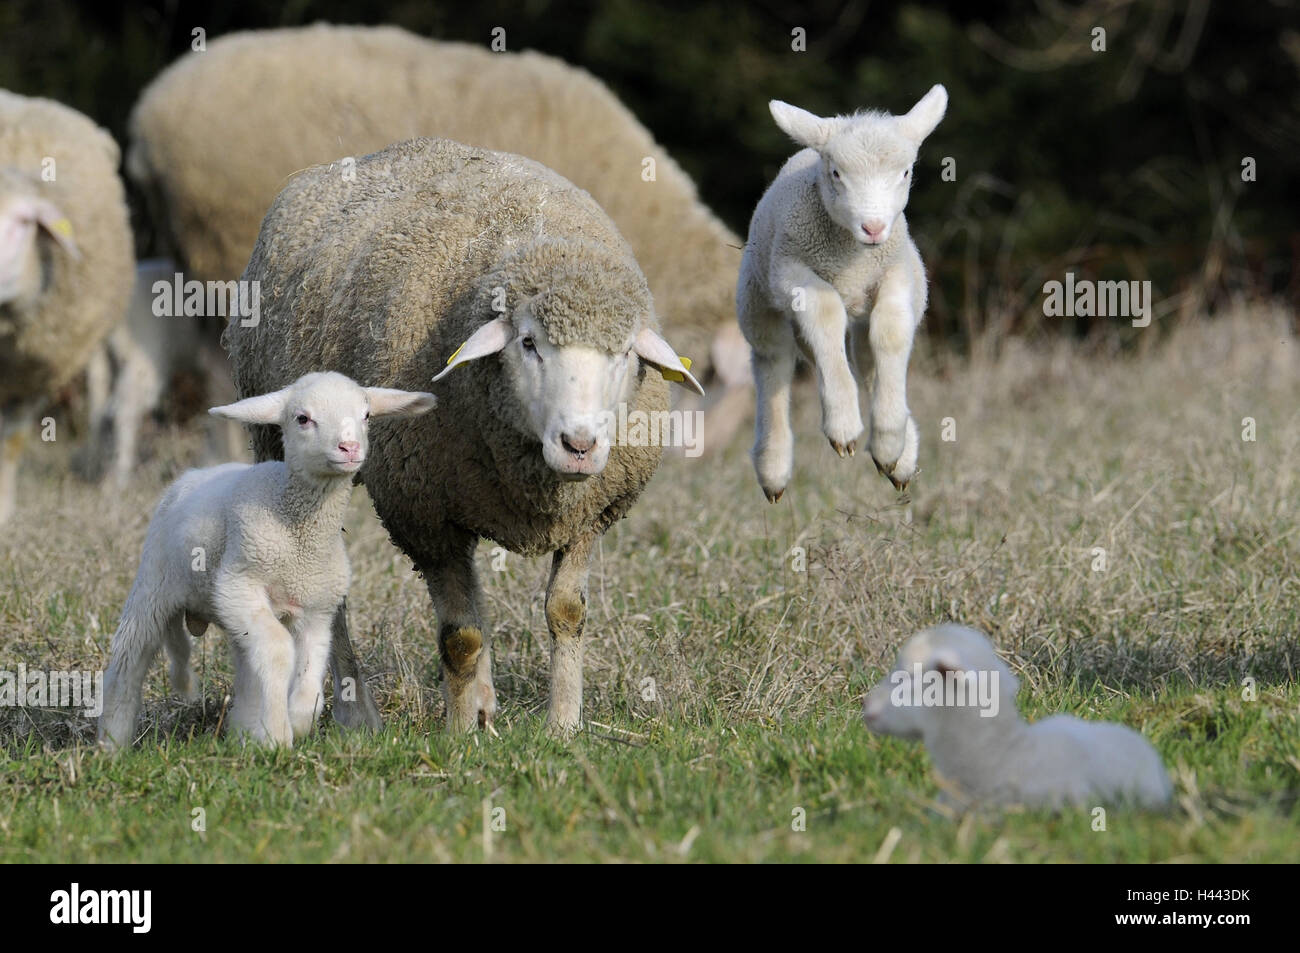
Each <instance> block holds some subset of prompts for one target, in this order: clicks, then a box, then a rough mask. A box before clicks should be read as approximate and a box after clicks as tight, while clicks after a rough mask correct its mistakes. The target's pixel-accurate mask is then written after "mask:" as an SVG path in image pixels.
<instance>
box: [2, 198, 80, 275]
mask: <svg viewBox="0 0 1300 953" xmlns="http://www.w3.org/2000/svg"><path fill="white" fill-rule="evenodd" d="M33 222H35V223H36V224H37V225H38V226H40V227H41V228H42V229H44V230H45V232H46V233H47V234H48V235H49V236H50V237H51V238H53V239H54V240H55V242H57V243H58V245H59V247H60V248H62V249H63V250H64V251H65V252H67V253H68V255H70V256H71V257H72V258H74V259H78V260H79V259H80V258H81V252H80V250H79V249H78V248H77V243H76V242H75V241H74V240H73V237H72V221H71V219H69V218H68V216H66V215H64V214H63V211H62V210H61V209H60V208H59V207H58V206H57V205H55V204H54V203H53V202H48V201H46V200H45V199H38V198H34V197H24V198H21V199H18V200H17V201H15V202H10V203H9V205H8V206H6V208H5V210H4V212H3V213H0V235H3V236H18V237H21V236H22V235H23V234H24V233H25V232H26V228H29V227H30V226H31V224H32V223H33ZM26 234H31V233H30V232H26ZM15 252H16V249H0V254H8V255H9V256H10V257H12V255H13V254H14V253H15Z"/></svg>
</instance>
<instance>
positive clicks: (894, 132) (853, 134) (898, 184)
mask: <svg viewBox="0 0 1300 953" xmlns="http://www.w3.org/2000/svg"><path fill="white" fill-rule="evenodd" d="M947 107H948V93H947V91H946V90H945V89H944V88H943V87H942V86H934V87H932V88H931V89H930V91H929V92H928V93H926V94H925V96H923V97H922V98H921V101H920V102H918V103H917V104H916V105H915V106H913V107H912V109H911V111H910V112H908V113H907V114H906V115H903V116H891V115H889V114H888V113H879V112H871V113H859V114H857V115H853V116H832V117H828V118H822V117H820V116H816V115H814V114H813V113H810V112H807V111H806V110H803V109H799V108H798V107H797V106H791V105H789V104H788V103H783V102H781V101H780V100H778V99H774V100H772V102H771V103H769V108H770V109H771V111H772V118H773V119H775V120H776V124H777V125H778V126H780V127H781V128H782V129H783V130H784V131H785V133H786V134H787V135H788V136H790V138H792V139H793V140H794V141H795V142H797V143H799V144H800V145H802V146H805V147H807V148H809V149H814V150H816V151H817V153H818V154H819V155H820V156H821V165H820V168H819V169H818V173H817V174H818V181H817V184H818V188H819V189H820V191H821V197H822V204H823V205H825V206H826V212H827V214H828V215H830V217H831V220H832V221H834V222H835V223H836V224H837V225H839V226H840V227H841V228H845V229H847V230H848V231H849V232H850V233H851V234H852V235H853V237H854V238H855V239H857V240H858V241H860V242H862V243H863V244H864V245H879V244H881V243H882V242H884V241H886V240H887V239H888V238H889V235H890V232H891V231H892V230H893V227H894V222H895V220H896V219H897V218H898V216H899V214H900V213H901V212H902V211H903V209H904V208H905V207H906V206H907V196H908V192H909V190H910V189H911V186H912V165H913V163H915V162H916V152H917V149H918V148H919V147H920V145H921V141H922V140H923V139H925V137H926V136H928V135H929V134H930V133H931V132H933V131H934V127H935V126H937V125H938V124H939V120H940V119H942V118H943V113H944V110H945V109H947Z"/></svg>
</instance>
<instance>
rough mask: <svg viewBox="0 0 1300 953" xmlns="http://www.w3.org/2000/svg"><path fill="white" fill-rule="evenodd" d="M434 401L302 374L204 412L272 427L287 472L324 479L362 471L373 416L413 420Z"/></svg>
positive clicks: (423, 395) (334, 377)
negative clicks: (280, 443)
mask: <svg viewBox="0 0 1300 953" xmlns="http://www.w3.org/2000/svg"><path fill="white" fill-rule="evenodd" d="M436 403H437V399H436V398H435V397H434V396H433V395H432V394H426V393H423V392H419V391H409V390H392V389H390V388H387V387H362V386H361V385H360V384H358V383H356V382H355V381H354V380H352V379H351V378H350V377H344V376H343V375H342V374H336V373H335V372H333V371H325V372H318V373H314V374H306V375H304V376H302V377H300V378H298V379H297V380H296V381H294V382H293V383H292V384H290V385H289V386H288V387H285V388H284V389H282V390H278V391H276V392H275V393H273V394H263V395H261V396H259V397H249V398H246V399H245V400H241V401H237V402H235V403H233V404H227V405H226V406H224V407H213V408H212V409H211V410H209V411H208V413H210V414H213V415H214V416H217V417H228V418H229V419H231V420H239V421H243V422H244V423H246V424H276V425H278V426H279V427H280V429H281V430H282V431H283V433H284V460H285V463H287V464H288V466H289V469H291V470H293V471H294V472H296V473H301V474H303V475H305V476H309V477H313V478H317V479H324V478H331V477H337V476H341V475H350V474H353V473H356V472H357V471H358V470H360V469H361V465H362V464H363V463H365V462H366V453H367V451H368V450H369V449H370V434H369V422H370V419H371V418H372V417H385V416H389V415H395V416H400V417H415V416H418V415H420V414H423V413H427V412H428V411H430V410H432V409H433V407H434V405H435V404H436Z"/></svg>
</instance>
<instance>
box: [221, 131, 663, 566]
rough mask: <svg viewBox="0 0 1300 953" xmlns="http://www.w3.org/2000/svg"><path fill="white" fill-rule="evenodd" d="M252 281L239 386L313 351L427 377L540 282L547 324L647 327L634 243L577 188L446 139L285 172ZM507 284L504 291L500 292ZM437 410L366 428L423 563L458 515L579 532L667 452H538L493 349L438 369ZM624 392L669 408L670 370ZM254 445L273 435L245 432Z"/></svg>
mask: <svg viewBox="0 0 1300 953" xmlns="http://www.w3.org/2000/svg"><path fill="white" fill-rule="evenodd" d="M244 278H245V279H246V280H256V281H260V282H261V283H262V315H261V321H260V322H259V323H258V324H257V325H256V326H254V327H243V326H241V323H240V322H233V323H232V324H231V325H230V326H229V327H228V328H227V331H226V336H225V343H226V345H227V348H228V350H229V352H230V357H231V361H232V363H233V365H234V368H235V381H236V384H237V386H238V387H239V390H240V393H241V394H243V395H251V394H257V393H264V392H267V391H270V390H274V389H276V388H278V387H281V386H283V385H284V384H286V383H288V382H289V381H291V380H293V379H295V378H296V377H298V376H299V375H300V374H303V373H305V372H307V371H310V370H318V369H329V370H337V371H340V372H342V373H344V374H347V375H348V376H350V377H353V378H355V379H358V380H364V381H366V382H367V383H368V384H373V385H378V386H385V387H400V388H404V389H408V390H420V389H423V388H428V387H429V381H430V380H431V379H432V377H433V376H434V375H435V374H436V373H438V372H439V371H440V370H441V369H442V368H443V367H444V366H445V365H446V362H447V360H448V359H449V358H450V357H451V355H452V354H453V353H454V352H455V350H456V349H457V348H458V347H459V346H460V345H461V344H462V343H463V342H464V341H465V340H466V339H467V338H468V337H469V336H470V335H471V334H472V333H473V332H474V331H475V330H476V329H477V328H478V327H480V326H481V325H483V324H484V323H486V322H487V321H489V320H491V319H492V318H494V317H496V316H497V314H498V312H497V311H496V310H494V304H496V303H498V302H500V303H502V304H504V306H505V307H506V309H507V310H510V311H513V310H514V308H515V307H517V306H518V305H519V304H520V303H521V302H522V301H523V300H525V299H528V298H533V299H534V305H535V307H536V309H537V314H538V316H539V317H540V319H541V321H542V323H543V325H544V327H545V329H546V333H547V336H548V337H550V338H551V340H552V341H553V342H554V343H557V344H570V343H573V344H577V343H582V344H587V345H590V346H595V347H599V348H603V349H605V350H608V351H611V352H615V353H617V352H618V351H621V350H625V349H627V348H628V347H630V346H631V343H632V338H633V336H634V335H635V333H636V331H637V330H639V329H640V328H641V327H643V326H646V325H649V326H650V327H653V328H655V329H656V330H657V324H656V322H655V318H654V311H653V303H652V300H651V297H650V292H649V289H648V288H647V286H646V283H645V278H644V277H643V276H642V274H641V272H640V270H639V269H638V267H637V265H636V261H635V259H634V258H633V257H632V253H631V250H630V249H629V248H628V246H627V244H626V243H625V242H624V241H623V240H622V238H621V237H620V236H619V234H618V232H617V231H616V230H615V228H614V226H613V224H612V223H611V222H610V221H609V219H608V217H606V216H605V215H604V213H603V212H602V211H601V210H600V208H599V206H597V205H596V203H595V202H594V201H593V200H592V198H591V196H589V195H588V194H587V193H585V192H583V191H581V190H580V189H577V188H575V187H574V186H573V185H572V184H571V183H569V182H566V181H565V180H564V179H563V178H561V177H560V176H558V175H556V174H555V173H554V172H551V171H550V170H549V169H546V168H543V167H542V166H540V165H538V164H537V163H535V162H532V161H530V160H528V159H524V158H521V157H519V156H512V155H507V154H504V153H495V152H489V151H487V150H482V149H472V148H468V147H465V146H462V145H460V144H458V143H454V142H449V141H446V140H437V139H416V140H412V141H410V142H403V143H398V144H396V145H394V146H391V147H389V148H387V149H385V150H383V151H382V152H378V153H375V154H374V155H370V156H366V157H363V158H361V159H359V160H358V161H357V164H356V168H355V181H349V180H348V178H345V176H344V175H343V174H342V170H341V169H340V168H339V167H338V166H337V165H333V166H330V165H324V166H317V167H316V168H313V169H309V170H306V171H304V172H302V173H300V174H299V175H297V176H295V177H294V178H293V179H292V180H291V181H290V183H289V185H288V187H287V188H286V189H285V190H284V192H282V193H281V195H280V197H279V198H277V199H276V201H275V204H274V205H273V206H272V207H271V210H270V212H268V213H267V216H266V221H265V223H264V225H263V229H262V234H261V237H260V238H259V239H258V242H257V246H256V247H255V249H254V251H253V256H252V259H251V260H250V261H249V264H248V268H247V270H246V271H245V273H244ZM498 288H501V289H504V298H503V299H502V298H501V297H500V296H499V295H498V293H497V290H496V289H498ZM432 390H433V391H434V392H435V393H436V394H437V395H438V398H439V401H440V404H439V410H438V412H437V413H436V414H432V415H430V416H427V417H423V418H420V419H419V420H416V421H412V422H410V423H408V424H405V425H404V426H402V427H390V426H387V425H385V424H384V423H383V422H382V421H380V422H379V425H378V426H376V427H375V428H374V429H373V431H372V433H371V454H370V463H369V464H367V467H366V473H365V483H366V487H367V490H368V491H369V493H370V496H371V498H372V500H373V501H374V504H375V509H376V510H377V512H378V513H379V515H380V517H381V519H382V520H383V521H384V525H385V526H386V528H387V529H388V531H389V534H390V535H391V536H392V538H393V540H394V542H395V543H397V545H398V546H400V547H401V548H402V549H403V550H405V551H406V552H407V554H408V555H410V556H411V557H412V559H414V560H415V562H416V563H417V565H421V564H422V565H429V564H432V563H434V562H438V561H441V560H444V559H446V558H447V556H448V553H447V548H448V546H449V545H452V544H451V543H449V541H448V540H449V535H450V534H449V531H450V530H456V531H458V534H457V535H458V536H463V534H464V533H465V532H469V533H471V534H474V535H476V536H483V537H488V538H490V539H493V540H495V541H497V542H498V543H500V544H501V545H502V546H505V547H506V548H507V549H509V550H511V551H513V552H517V553H521V554H523V555H528V556H536V555H541V554H544V553H550V552H554V551H555V550H558V549H563V548H564V547H566V546H568V545H569V544H571V543H573V542H574V541H576V540H579V539H583V540H586V539H590V538H592V536H593V535H598V534H600V533H602V532H604V530H605V529H606V528H608V527H609V526H610V525H611V524H612V523H613V522H614V521H616V520H617V519H619V518H621V517H622V516H623V514H624V513H625V512H626V511H627V509H628V508H629V507H630V506H631V505H632V503H633V501H634V500H635V499H636V497H637V496H638V495H639V494H640V492H641V490H642V488H643V487H644V486H645V484H646V483H647V482H648V481H649V479H650V477H651V476H652V475H653V473H654V471H655V469H656V467H657V466H658V463H659V458H660V453H661V450H660V448H659V447H628V446H619V445H615V446H614V447H613V448H612V449H611V451H610V455H609V462H608V463H607V465H606V467H605V469H604V471H603V472H602V473H600V474H599V475H597V476H593V477H591V478H590V479H587V480H585V481H581V482H567V481H564V480H562V479H561V478H560V477H559V476H558V475H557V474H556V473H555V472H554V471H553V470H551V469H550V467H548V466H547V465H546V464H545V462H544V460H543V458H542V454H541V452H540V445H539V443H538V442H537V440H536V439H535V438H534V437H532V436H531V435H529V434H528V433H526V431H525V427H526V424H525V418H524V410H523V408H521V407H520V406H519V404H518V402H517V399H516V397H515V395H514V390H513V385H512V382H511V381H510V380H509V379H507V377H506V376H505V375H503V374H502V364H501V361H500V359H499V358H498V357H496V356H492V357H487V358H483V359H481V360H478V361H473V362H470V363H468V364H466V365H464V366H462V367H459V368H457V369H456V370H455V371H453V372H452V373H451V374H450V375H449V376H448V377H447V378H446V379H445V380H443V381H440V382H438V383H437V384H435V385H433V387H432ZM630 404H631V407H630V408H629V409H640V410H646V411H653V410H666V409H667V408H668V385H667V383H666V382H665V381H664V380H663V379H662V377H661V376H660V375H659V373H658V372H657V371H654V370H653V369H650V370H649V372H648V373H647V369H646V367H645V365H642V367H641V370H640V374H639V378H638V381H637V385H636V389H635V397H634V399H633V400H632V401H630ZM254 448H255V451H256V453H257V456H258V458H259V459H267V458H270V457H275V456H277V455H278V454H279V447H278V435H277V434H276V433H275V432H274V431H272V430H270V429H268V428H260V430H259V432H257V433H256V434H255V435H254Z"/></svg>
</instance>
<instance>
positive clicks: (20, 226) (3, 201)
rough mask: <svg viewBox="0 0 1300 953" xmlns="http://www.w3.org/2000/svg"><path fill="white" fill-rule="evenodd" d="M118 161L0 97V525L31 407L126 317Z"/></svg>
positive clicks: (94, 139)
mask: <svg viewBox="0 0 1300 953" xmlns="http://www.w3.org/2000/svg"><path fill="white" fill-rule="evenodd" d="M117 162H118V149H117V144H116V143H115V142H114V141H113V139H112V137H110V136H109V134H108V133H106V132H105V131H104V130H102V129H100V128H99V127H98V126H96V125H95V124H94V123H93V122H91V121H90V120H89V119H87V118H86V117H85V116H83V115H82V114H81V113H79V112H77V111H76V110H74V109H69V108H68V107H67V106H63V105H61V104H59V103H56V102H53V101H51V100H48V99H32V98H28V97H26V96H18V95H16V94H14V93H9V92H6V91H4V90H0V445H2V448H0V523H4V522H6V521H7V520H8V519H9V518H10V517H11V516H12V515H13V511H14V500H15V495H16V489H15V480H16V475H17V468H18V458H19V456H20V454H21V451H22V446H23V444H24V443H25V441H26V440H27V438H28V437H29V436H30V434H31V432H32V431H33V430H34V429H35V428H36V415H37V413H39V411H40V407H41V403H42V401H44V400H45V399H47V398H48V397H49V396H50V395H51V394H53V393H54V391H56V390H57V389H58V388H60V387H62V386H63V385H64V384H66V383H67V382H68V381H69V380H71V379H72V378H73V377H74V376H76V375H77V374H78V373H80V372H81V371H82V370H83V369H84V368H85V366H86V364H87V363H88V362H89V360H90V357H91V355H92V354H93V353H94V351H95V349H96V348H97V347H98V345H99V342H100V341H101V340H102V339H103V337H104V335H106V334H107V333H108V331H109V329H110V328H112V327H113V325H114V323H115V322H117V321H119V320H120V319H121V317H122V315H123V313H124V311H125V308H126V300H127V295H128V294H129V293H130V290H131V271H132V247H131V245H132V243H131V228H130V225H129V223H128V219H127V212H126V202H125V200H124V197H123V193H122V180H121V179H120V178H118V175H117Z"/></svg>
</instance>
